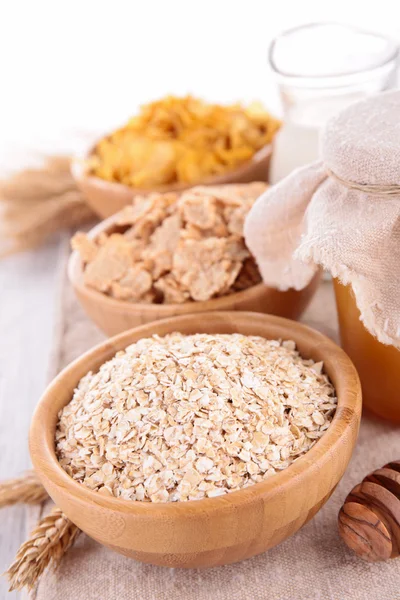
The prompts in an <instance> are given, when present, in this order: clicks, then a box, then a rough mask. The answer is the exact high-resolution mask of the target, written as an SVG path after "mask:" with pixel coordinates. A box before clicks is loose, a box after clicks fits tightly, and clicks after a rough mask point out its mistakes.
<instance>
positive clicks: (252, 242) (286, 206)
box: [245, 91, 400, 348]
mask: <svg viewBox="0 0 400 600" xmlns="http://www.w3.org/2000/svg"><path fill="white" fill-rule="evenodd" d="M399 165H400V91H394V92H387V93H384V94H379V95H377V96H373V97H370V98H368V99H366V100H363V101H361V102H357V103H355V104H352V105H351V106H349V107H348V108H346V109H344V110H343V111H342V112H340V113H339V114H338V115H336V116H334V117H333V118H332V119H331V120H330V121H329V122H328V124H327V125H326V127H325V129H324V131H323V132H322V137H321V161H319V162H317V163H314V164H311V165H309V166H306V167H303V168H301V169H297V170H296V171H294V172H293V173H291V174H290V175H289V176H288V177H286V178H285V179H284V180H282V181H281V182H279V183H278V184H277V185H276V186H273V187H271V188H270V189H269V190H267V191H266V192H265V193H264V194H263V195H262V196H261V197H260V198H259V199H258V200H257V202H256V203H255V205H254V206H253V208H252V210H251V211H250V213H249V215H248V217H247V221H246V224H245V238H246V243H247V246H248V247H249V248H250V250H251V252H252V254H253V255H254V256H255V258H256V260H257V263H258V265H259V267H260V271H261V274H262V276H263V279H264V281H265V283H266V284H267V285H270V286H273V287H277V288H278V289H283V290H284V289H288V288H291V287H294V288H295V289H302V288H304V287H305V286H306V285H307V284H308V283H309V281H310V280H311V278H312V277H313V275H314V273H315V271H316V269H318V267H319V265H322V267H323V268H324V269H325V270H327V271H329V272H330V273H331V274H332V275H333V277H337V278H339V279H340V280H341V281H342V283H344V284H350V285H351V286H352V288H353V291H354V295H355V297H356V301H357V306H358V308H359V310H360V313H361V320H362V321H363V323H364V325H365V327H366V328H367V329H368V331H369V332H370V333H371V334H372V335H373V336H375V337H376V338H377V339H378V340H379V341H380V342H382V343H384V344H391V345H394V346H396V347H397V348H400V294H399V281H400V168H399Z"/></svg>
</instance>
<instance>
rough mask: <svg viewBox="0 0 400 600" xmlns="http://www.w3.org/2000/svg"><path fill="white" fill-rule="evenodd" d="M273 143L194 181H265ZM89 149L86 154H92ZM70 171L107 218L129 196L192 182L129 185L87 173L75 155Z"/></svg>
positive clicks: (94, 207)
mask: <svg viewBox="0 0 400 600" xmlns="http://www.w3.org/2000/svg"><path fill="white" fill-rule="evenodd" d="M271 148H272V146H271V145H270V144H268V146H265V147H264V148H262V149H261V150H259V151H258V152H257V153H256V154H255V155H254V156H253V158H252V159H251V160H249V161H247V162H246V163H244V164H243V165H241V166H240V167H238V168H237V169H235V170H234V171H230V172H229V173H224V174H223V175H218V176H216V177H211V178H209V179H206V180H205V181H202V182H199V183H198V184H197V185H220V184H223V183H250V182H252V181H267V178H268V168H269V161H270V158H271V152H272V150H271ZM91 152H92V150H90V151H89V152H88V153H87V155H86V157H87V156H89V155H90V154H91ZM71 172H72V175H73V177H74V179H75V181H76V184H77V185H78V187H79V189H80V190H81V192H82V193H83V195H84V198H85V200H86V202H87V204H88V205H89V206H90V208H91V209H92V210H93V212H95V213H96V214H97V215H98V216H99V217H100V218H101V219H106V218H107V217H110V216H111V215H113V214H115V213H116V212H118V211H119V210H121V209H122V208H124V206H126V205H127V204H130V203H131V202H132V198H133V197H134V196H137V195H143V194H149V193H150V192H175V191H177V192H182V191H184V190H187V189H188V188H190V187H193V185H187V184H182V183H181V184H175V185H173V184H172V185H166V186H163V187H158V188H153V189H151V190H148V189H147V190H146V189H139V188H131V187H129V186H127V185H123V184H121V183H113V182H110V181H105V180H104V179H100V177H93V176H90V175H87V173H86V171H85V158H83V159H76V160H74V161H73V162H72V165H71Z"/></svg>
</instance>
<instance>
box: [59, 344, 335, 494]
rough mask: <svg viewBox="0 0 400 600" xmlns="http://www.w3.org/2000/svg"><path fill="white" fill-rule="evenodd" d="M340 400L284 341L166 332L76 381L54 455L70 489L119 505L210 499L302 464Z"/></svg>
mask: <svg viewBox="0 0 400 600" xmlns="http://www.w3.org/2000/svg"><path fill="white" fill-rule="evenodd" d="M336 404H337V400H336V397H335V392H334V389H333V386H332V385H331V383H330V382H329V380H328V378H327V376H326V375H325V374H324V372H323V370H322V364H321V363H317V364H314V363H313V361H312V360H305V359H303V358H301V356H300V355H299V354H298V352H297V351H296V349H295V344H294V342H292V341H284V342H280V341H276V340H266V339H264V338H261V337H256V336H244V335H241V334H218V335H208V334H196V335H189V336H186V335H182V334H180V333H172V334H170V335H167V336H165V337H158V336H153V337H152V338H146V339H142V340H139V341H138V342H136V343H135V344H132V345H131V346H128V347H127V348H126V350H124V351H121V352H118V353H117V354H116V355H115V357H114V358H112V359H111V360H109V361H108V362H106V363H104V364H103V365H102V366H101V367H100V369H99V371H98V372H97V373H88V374H87V375H86V376H85V377H83V378H82V379H81V381H80V382H79V384H78V387H77V389H76V390H75V392H74V395H73V398H72V400H71V402H70V403H69V404H68V405H67V406H65V408H64V409H63V410H61V411H60V413H59V422H58V425H57V430H56V452H57V456H58V459H59V461H60V464H61V466H62V467H63V469H65V471H66V472H67V473H68V474H69V475H70V476H71V477H73V478H74V479H75V480H76V481H78V482H80V483H82V484H84V485H85V486H87V487H89V488H90V489H92V490H95V491H98V492H101V493H102V494H106V495H112V496H115V497H118V498H123V499H127V500H139V501H147V502H149V501H151V502H174V501H187V500H197V499H201V498H207V497H209V498H212V497H215V496H219V495H222V494H226V493H228V492H231V491H235V490H239V489H241V488H244V487H247V486H249V485H252V484H254V483H258V482H261V481H263V480H264V479H266V478H267V477H270V476H271V475H273V474H275V473H277V472H278V471H281V470H283V469H285V468H287V467H288V466H289V465H290V464H292V462H293V461H295V460H296V459H297V458H299V457H300V456H302V455H303V454H305V453H306V452H307V451H308V450H309V449H310V448H311V447H312V446H313V445H314V444H315V443H316V441H317V440H318V439H319V438H320V437H321V436H322V435H323V434H324V432H325V431H326V429H327V428H328V427H329V425H330V423H331V421H332V418H333V414H334V412H335V409H336Z"/></svg>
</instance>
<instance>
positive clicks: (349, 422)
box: [29, 311, 361, 519]
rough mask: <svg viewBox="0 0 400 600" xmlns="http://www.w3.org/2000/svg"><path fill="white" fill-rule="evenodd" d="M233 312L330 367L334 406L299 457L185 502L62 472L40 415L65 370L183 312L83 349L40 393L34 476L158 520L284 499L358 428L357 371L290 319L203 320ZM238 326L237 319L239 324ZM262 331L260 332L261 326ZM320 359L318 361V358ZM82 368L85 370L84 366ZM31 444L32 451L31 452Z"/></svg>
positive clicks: (32, 435) (172, 323)
mask: <svg viewBox="0 0 400 600" xmlns="http://www.w3.org/2000/svg"><path fill="white" fill-rule="evenodd" d="M238 316H240V317H241V318H242V319H244V320H245V321H246V322H248V323H250V322H252V323H253V324H254V323H255V322H256V323H260V325H264V326H267V327H268V331H271V333H270V334H268V336H269V335H271V338H270V339H293V340H294V341H295V342H296V343H297V342H298V341H300V344H301V343H311V352H310V356H312V355H313V354H315V353H316V351H317V349H318V351H319V352H320V353H321V355H323V356H325V355H326V356H327V357H329V363H330V366H329V369H327V371H329V372H328V375H329V376H330V377H331V378H332V376H333V375H335V378H336V379H337V381H336V384H335V390H336V394H337V398H338V405H337V409H336V412H335V415H334V418H333V420H332V423H331V425H330V426H329V428H328V429H327V431H326V432H325V433H324V435H323V436H322V438H320V439H319V440H318V442H317V443H316V444H315V445H314V446H313V447H312V448H311V450H309V451H308V452H307V453H306V454H305V455H303V456H302V457H300V458H298V459H297V460H296V461H295V462H294V463H292V464H291V465H290V466H289V467H288V468H286V469H284V470H283V471H280V472H279V473H276V474H275V475H274V476H272V477H270V478H268V479H266V480H265V481H262V482H260V483H256V484H254V485H251V486H249V487H247V488H244V489H241V490H238V491H234V492H230V493H228V494H225V495H223V496H218V497H216V498H205V499H202V500H193V501H189V502H172V503H152V502H140V501H132V500H123V499H120V498H113V497H106V496H102V495H101V494H99V493H98V492H95V491H92V490H90V489H89V488H87V487H85V486H84V485H82V484H80V483H78V482H77V481H75V480H73V479H72V478H71V477H70V476H69V475H68V474H67V473H66V472H65V471H64V470H63V468H62V467H61V465H60V464H59V462H58V460H57V458H56V454H55V450H54V431H55V426H54V430H53V431H51V432H48V430H46V425H45V419H43V417H44V416H45V415H48V414H49V413H50V414H51V413H52V412H54V409H53V406H54V403H53V394H54V390H57V387H58V386H59V385H60V384H61V383H62V382H63V380H66V379H67V380H68V378H69V375H70V373H73V372H74V370H75V369H76V367H77V366H78V365H79V364H80V363H81V362H83V363H87V361H91V362H92V364H94V363H95V359H96V356H101V355H102V354H103V353H104V350H107V347H108V346H109V348H108V352H107V354H108V358H105V359H104V361H103V362H105V361H106V360H109V359H110V358H111V357H112V356H113V355H114V354H115V351H116V350H115V347H118V348H121V349H122V348H125V347H126V346H128V345H129V344H130V343H132V338H133V337H135V338H137V337H138V336H140V337H147V336H149V335H151V334H152V331H153V330H154V327H157V328H159V327H160V326H161V328H162V329H164V332H163V335H165V334H166V333H167V332H172V331H179V330H180V326H185V325H190V324H192V321H193V315H183V316H176V317H170V318H168V319H162V320H160V321H157V322H155V323H148V324H145V325H141V326H140V327H135V328H133V329H131V330H129V331H125V332H123V333H121V334H119V335H117V336H114V337H113V338H110V339H109V340H106V341H105V342H102V343H101V344H98V345H97V346H95V347H94V348H92V349H91V350H89V351H87V352H85V353H84V354H83V355H81V356H80V357H79V358H77V359H76V360H74V361H73V362H72V363H70V364H69V365H68V366H67V367H66V368H65V369H64V370H63V371H61V373H60V374H59V375H58V376H57V377H56V378H55V379H54V380H53V382H52V383H51V384H50V385H49V387H48V388H47V390H46V391H45V393H44V394H43V396H42V398H41V399H40V401H39V403H38V405H37V407H36V410H35V412H34V415H33V417H32V422H31V427H30V432H29V446H30V452H31V458H32V462H33V464H34V467H35V469H36V470H37V472H38V475H39V476H41V475H42V471H45V474H44V477H45V478H48V479H50V481H51V482H52V483H53V484H55V485H56V486H57V487H59V488H61V489H62V490H63V492H64V493H65V494H71V495H73V496H74V497H75V498H77V499H79V500H81V501H87V502H89V503H91V504H92V505H95V506H98V507H101V508H106V509H109V510H112V511H117V512H122V513H125V512H129V513H133V514H135V515H136V516H137V517H141V516H142V517H147V518H160V519H165V518H174V517H176V518H183V517H187V518H190V517H192V516H195V515H196V514H198V511H206V512H207V513H211V512H212V513H213V514H214V515H218V514H222V513H223V512H224V510H226V508H227V507H228V506H231V507H232V506H233V507H235V506H236V507H238V506H243V505H250V504H252V503H254V501H256V500H257V497H258V496H259V497H260V498H261V497H263V498H264V499H265V498H266V496H267V495H270V496H272V495H273V494H274V492H275V491H277V492H278V493H279V494H280V495H282V497H284V495H285V494H286V493H288V494H290V492H291V491H293V490H294V489H296V488H297V489H298V486H299V485H301V482H302V480H304V479H306V478H307V472H308V471H310V470H312V469H315V468H316V467H318V468H322V467H323V466H324V465H325V464H326V463H327V462H328V461H329V459H330V455H331V453H332V452H333V450H334V448H335V447H336V446H337V445H340V443H341V439H342V438H343V437H347V438H348V439H350V437H351V432H352V430H354V428H356V429H358V425H359V421H360V414H361V386H360V381H359V377H358V374H357V371H356V369H355V367H354V365H353V363H352V362H351V360H350V358H349V357H348V356H347V354H346V353H345V352H344V351H343V350H342V349H341V348H340V347H339V346H337V345H336V344H335V343H334V342H333V341H332V340H330V339H329V338H327V337H326V336H325V335H323V334H322V333H320V332H318V331H316V330H314V329H311V328H310V327H307V326H306V325H303V324H301V323H298V322H296V321H291V320H290V319H285V318H283V317H276V316H273V315H264V314H260V313H253V312H241V311H230V312H229V311H228V312H214V313H205V314H204V322H205V323H207V322H208V323H209V322H210V319H211V320H213V321H214V322H216V323H218V325H220V326H221V327H223V326H224V323H229V321H230V320H231V319H232V321H233V322H234V320H235V319H236V318H237V317H238ZM243 324H244V323H243V322H242V326H243ZM205 327H206V326H204V327H203V328H201V329H204V328H205ZM262 335H263V336H266V332H265V331H264V330H263V331H262ZM111 351H112V352H111ZM322 360H324V359H323V358H322ZM86 366H87V365H86ZM86 366H85V368H86ZM88 370H90V367H89V368H88ZM86 372H87V371H85V373H86ZM82 376H83V374H82V375H80V377H79V378H78V379H77V380H76V381H74V385H75V384H77V383H78V381H79V379H80V378H81V377H82ZM50 433H51V434H50ZM33 448H34V452H33V451H32V450H33ZM43 465H45V468H43Z"/></svg>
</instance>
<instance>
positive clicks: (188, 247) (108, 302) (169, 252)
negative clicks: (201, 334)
mask: <svg viewBox="0 0 400 600" xmlns="http://www.w3.org/2000/svg"><path fill="white" fill-rule="evenodd" d="M266 188H267V184H265V183H263V182H253V183H248V184H225V185H220V186H197V187H194V188H191V189H188V190H185V191H183V192H166V193H158V192H157V193H152V194H149V195H146V196H135V198H134V199H133V201H131V204H130V205H128V206H126V207H125V208H124V209H123V210H122V211H120V212H119V213H117V214H115V215H112V216H111V217H109V218H108V219H106V220H105V221H102V222H101V223H100V224H99V225H97V226H96V227H94V228H93V229H92V230H91V231H90V232H89V233H87V234H86V233H83V232H79V233H77V234H76V235H75V236H74V237H73V239H72V243H71V245H72V248H73V250H74V252H73V253H72V255H71V258H70V263H69V278H70V281H71V283H72V286H73V287H74V289H75V293H76V295H77V297H78V299H79V300H80V302H81V304H82V306H83V308H84V309H85V310H86V312H87V314H88V315H89V316H90V317H91V319H92V320H93V321H94V322H95V323H96V324H97V326H98V327H99V328H100V329H102V330H103V331H104V332H105V333H107V334H108V335H116V334H118V333H121V332H122V331H125V330H127V329H130V328H132V327H136V326H138V325H141V324H143V323H148V322H152V321H156V320H158V319H161V318H166V317H172V316H175V315H183V314H195V313H199V312H208V311H214V310H247V311H254V312H264V313H271V314H276V315H279V316H284V317H289V318H292V319H295V318H298V317H299V316H300V314H301V313H302V311H303V310H304V309H305V307H306V306H307V304H308V303H309V301H310V300H311V298H312V296H313V293H314V291H315V289H316V286H317V284H318V276H316V277H315V278H314V280H313V281H312V282H311V283H310V284H309V285H308V286H307V287H306V288H305V289H303V290H300V291H296V290H288V291H286V292H281V291H278V290H275V289H273V288H269V287H267V286H266V285H264V284H263V282H262V281H261V276H260V273H259V270H258V267H257V264H256V262H255V260H254V258H253V257H252V255H251V253H250V251H249V250H248V248H247V247H246V245H245V242H244V238H243V226H244V220H245V218H246V215H247V213H248V212H249V210H250V208H251V206H252V205H253V203H254V202H255V200H256V199H257V197H258V196H259V195H260V194H262V193H263V192H264V191H265V189H266Z"/></svg>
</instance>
